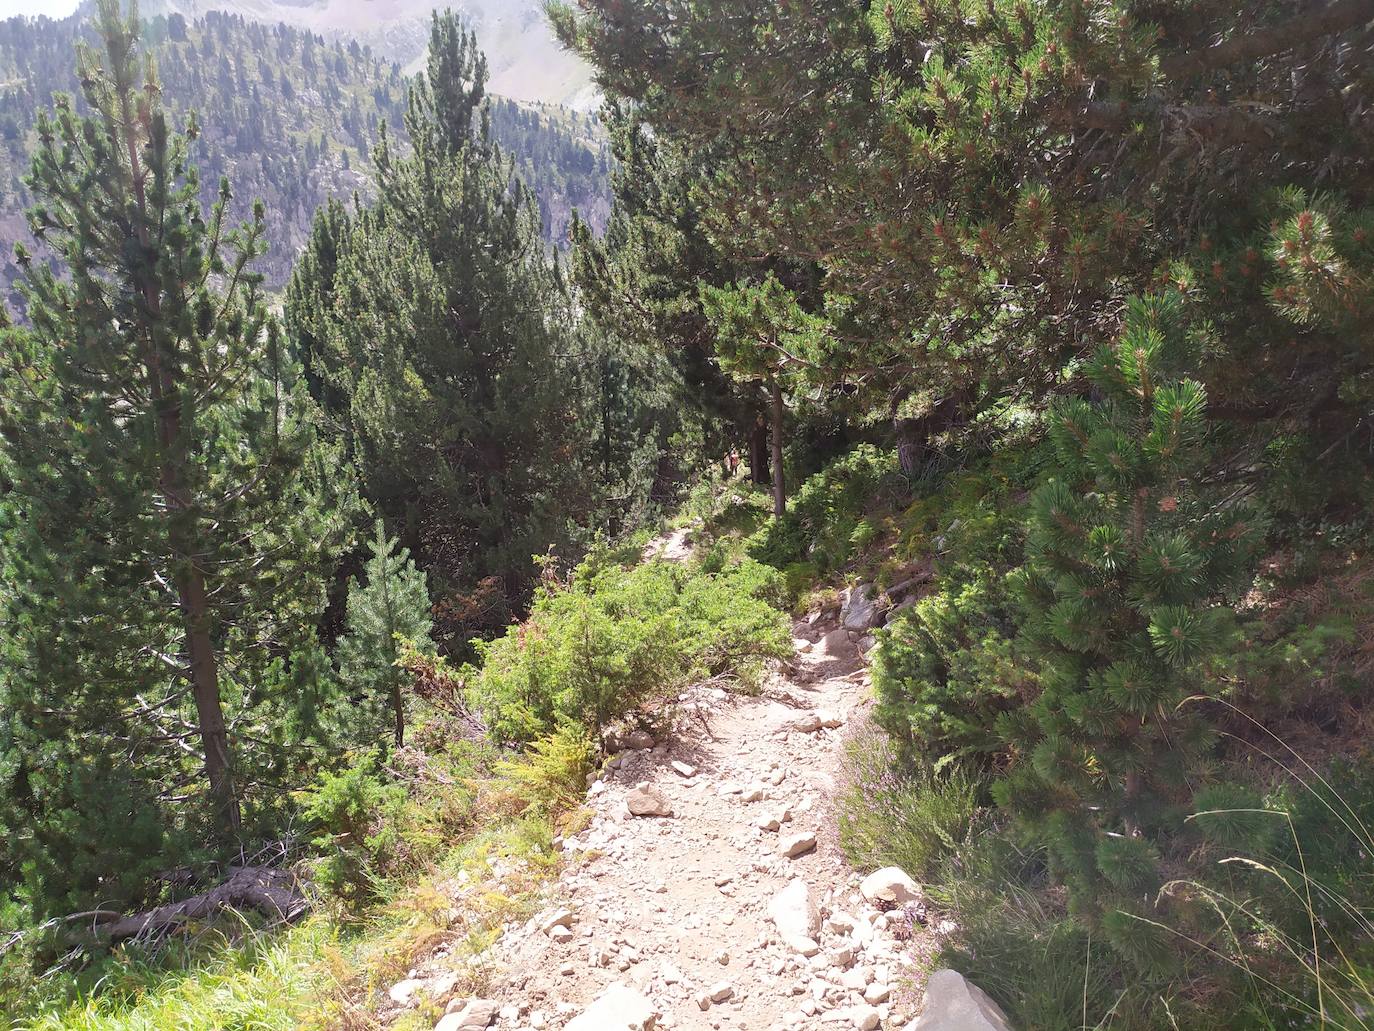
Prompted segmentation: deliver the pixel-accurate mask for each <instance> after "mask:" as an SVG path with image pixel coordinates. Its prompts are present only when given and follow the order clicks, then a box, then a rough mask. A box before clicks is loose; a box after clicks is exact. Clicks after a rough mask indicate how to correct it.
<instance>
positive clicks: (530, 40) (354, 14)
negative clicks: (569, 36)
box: [144, 0, 597, 111]
mask: <svg viewBox="0 0 1374 1031" xmlns="http://www.w3.org/2000/svg"><path fill="white" fill-rule="evenodd" d="M435 6H436V4H435V3H434V0H306V2H303V3H300V2H293V0H153V2H152V3H151V4H145V5H144V11H145V13H147V14H153V13H164V14H172V13H181V14H183V15H186V16H187V17H188V18H195V17H198V16H201V15H204V14H205V13H206V12H208V11H226V12H230V13H233V14H240V15H243V17H244V18H246V19H248V20H250V21H257V22H262V23H265V24H271V25H275V24H277V23H278V22H281V23H285V24H287V25H290V26H293V27H295V28H299V29H305V30H307V31H310V32H315V33H319V34H320V35H323V36H325V37H326V38H328V39H333V38H339V39H343V40H345V41H347V40H354V39H356V40H357V41H358V42H360V43H362V44H364V45H366V46H369V47H371V48H372V50H373V51H375V52H376V53H377V54H379V55H381V56H382V57H384V58H386V59H388V60H392V61H398V62H400V64H401V65H402V67H403V68H404V69H405V70H406V71H413V70H414V69H415V68H416V67H417V66H418V64H419V62H420V61H421V60H422V59H423V57H424V51H425V45H426V43H427V41H428V39H429V23H430V13H431V12H432V11H433V10H434V8H435ZM439 6H442V7H446V8H452V9H453V10H454V11H455V12H457V13H458V14H459V15H460V16H461V17H462V19H463V20H464V21H465V22H466V23H467V24H468V25H469V26H470V27H471V28H472V29H473V30H474V31H476V33H477V38H478V39H479V40H481V42H482V48H483V50H484V51H485V52H486V55H487V61H488V63H489V65H490V67H491V82H490V84H489V85H490V88H491V91H492V92H493V93H498V94H500V95H501V96H505V97H510V98H511V99H512V100H518V101H522V102H526V103H537V104H557V105H562V106H565V107H571V108H573V109H575V110H581V111H591V110H594V109H595V108H596V106H597V97H596V91H595V89H594V88H593V87H592V79H591V70H590V69H589V68H588V67H587V65H586V64H585V63H584V62H583V61H582V60H581V58H579V57H577V56H576V55H574V54H570V53H568V52H567V51H566V50H564V49H563V48H562V47H561V46H560V45H559V44H558V42H557V40H555V39H554V37H553V33H552V32H551V31H550V29H549V25H548V22H547V20H546V19H545V18H544V12H543V4H542V3H541V0H451V2H449V3H443V4H441V5H439Z"/></svg>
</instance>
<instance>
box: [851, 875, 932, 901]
mask: <svg viewBox="0 0 1374 1031" xmlns="http://www.w3.org/2000/svg"><path fill="white" fill-rule="evenodd" d="M859 891H860V892H862V893H863V897H864V898H866V899H868V901H869V902H885V903H887V904H889V905H894V906H900V905H902V904H903V903H907V902H914V901H915V900H916V899H918V898H920V897H921V889H920V888H919V887H917V885H916V882H915V881H913V880H912V879H911V878H910V877H908V876H907V874H906V872H905V871H904V870H902V869H901V868H900V867H896V866H885V867H883V868H882V869H881V870H876V871H874V872H873V873H871V874H869V875H868V876H867V877H865V878H864V879H863V883H862V884H860V885H859Z"/></svg>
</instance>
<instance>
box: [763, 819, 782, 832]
mask: <svg viewBox="0 0 1374 1031" xmlns="http://www.w3.org/2000/svg"><path fill="white" fill-rule="evenodd" d="M758 826H759V829H760V830H765V831H779V830H782V821H781V820H779V819H778V818H777V817H776V816H765V817H763V819H761V820H759V822H758Z"/></svg>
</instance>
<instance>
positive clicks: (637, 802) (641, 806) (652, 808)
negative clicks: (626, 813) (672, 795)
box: [625, 784, 673, 816]
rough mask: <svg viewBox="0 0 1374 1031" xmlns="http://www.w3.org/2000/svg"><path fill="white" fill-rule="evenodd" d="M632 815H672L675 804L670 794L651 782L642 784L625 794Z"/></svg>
mask: <svg viewBox="0 0 1374 1031" xmlns="http://www.w3.org/2000/svg"><path fill="white" fill-rule="evenodd" d="M625 805H626V806H627V807H628V808H629V810H630V815H631V816H672V815H673V806H672V803H671V802H669V801H668V796H667V795H665V794H664V793H663V792H662V791H660V790H659V789H658V788H656V787H654V786H652V785H650V784H640V785H639V786H638V787H636V788H634V789H632V790H631V791H630V792H629V793H628V794H626V796H625Z"/></svg>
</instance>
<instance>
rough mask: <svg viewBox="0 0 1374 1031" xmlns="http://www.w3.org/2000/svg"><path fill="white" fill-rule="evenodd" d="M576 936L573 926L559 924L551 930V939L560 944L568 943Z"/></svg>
mask: <svg viewBox="0 0 1374 1031" xmlns="http://www.w3.org/2000/svg"><path fill="white" fill-rule="evenodd" d="M576 937H577V935H576V934H574V933H573V929H572V928H571V927H562V926H559V927H555V928H553V929H552V930H551V931H549V940H550V941H554V942H557V943H558V944H560V945H566V944H567V943H568V942H570V941H572V940H573V939H574V938H576Z"/></svg>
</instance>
